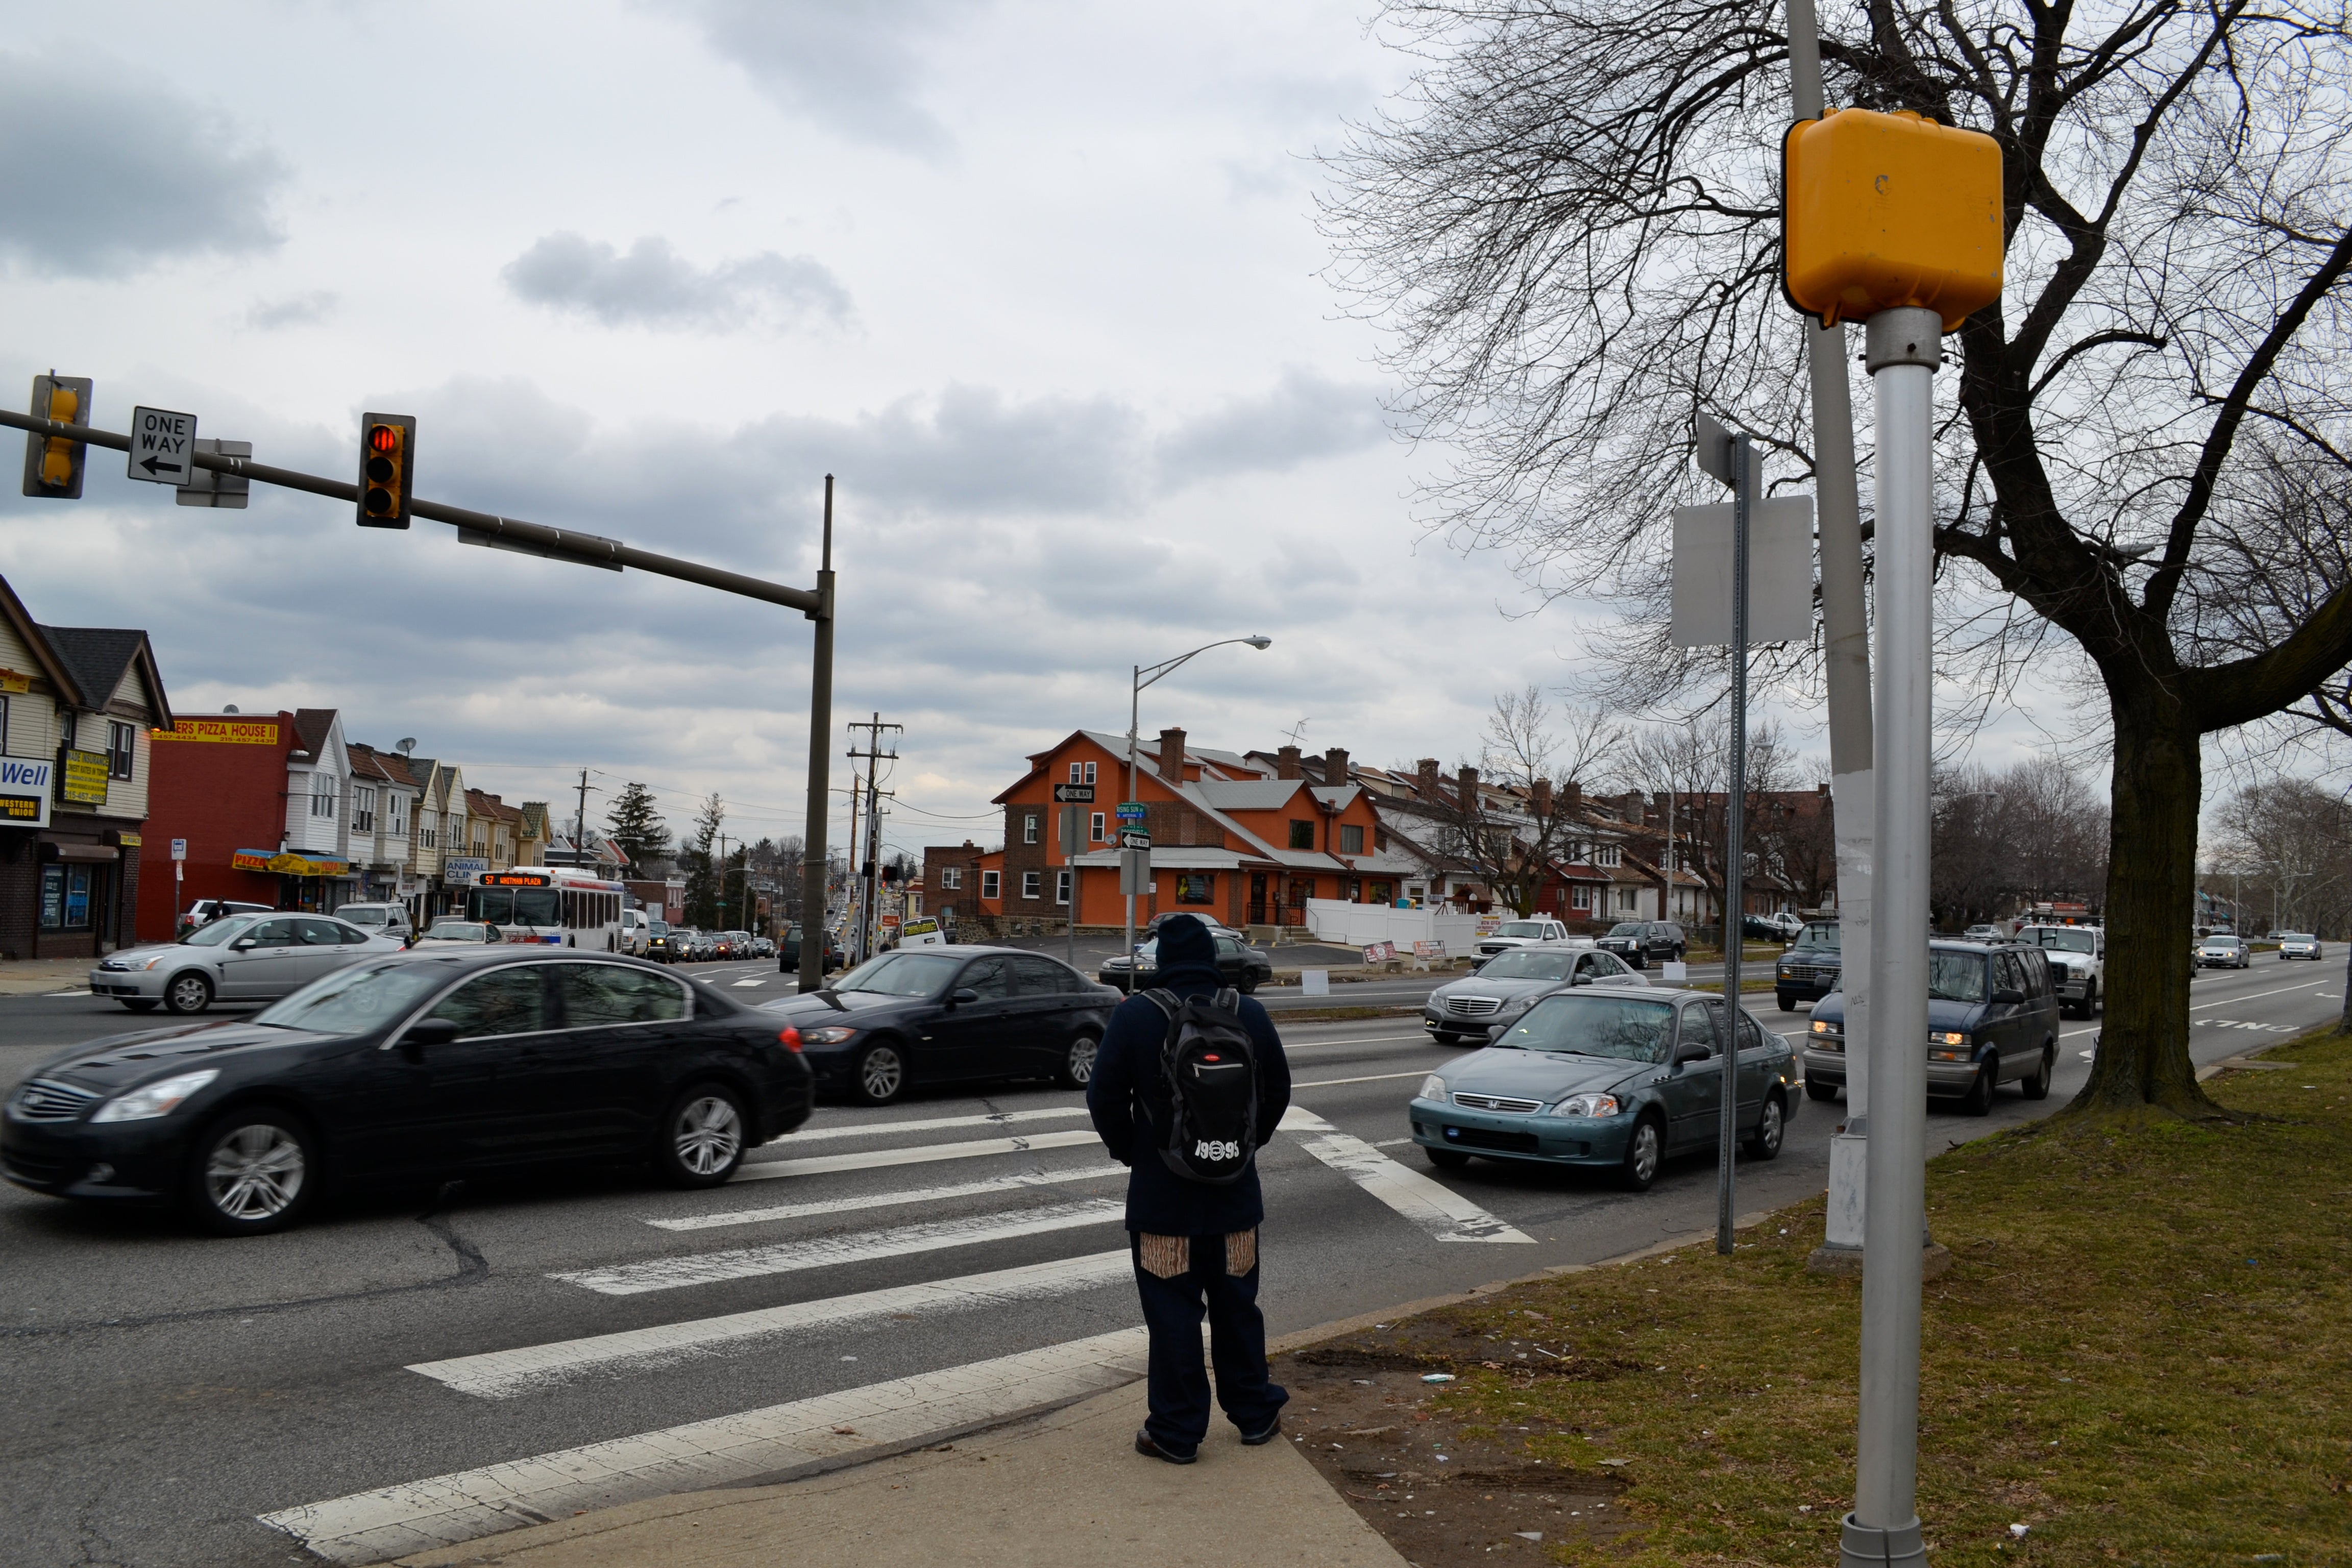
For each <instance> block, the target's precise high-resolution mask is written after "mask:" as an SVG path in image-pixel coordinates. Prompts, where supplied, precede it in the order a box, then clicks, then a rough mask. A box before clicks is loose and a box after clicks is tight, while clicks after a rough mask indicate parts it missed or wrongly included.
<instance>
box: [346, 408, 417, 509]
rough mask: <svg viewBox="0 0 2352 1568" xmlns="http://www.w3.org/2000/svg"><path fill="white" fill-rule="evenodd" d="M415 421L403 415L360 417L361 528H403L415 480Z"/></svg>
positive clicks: (364, 415)
mask: <svg viewBox="0 0 2352 1568" xmlns="http://www.w3.org/2000/svg"><path fill="white" fill-rule="evenodd" d="M415 464H416V420H415V417H414V416H411V415H406V414H363V415H362V416H360V526H361V527H362V528H406V527H407V526H408V501H409V495H408V492H409V487H410V485H411V484H412V483H413V482H414V480H415Z"/></svg>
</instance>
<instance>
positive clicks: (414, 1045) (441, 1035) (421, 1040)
mask: <svg viewBox="0 0 2352 1568" xmlns="http://www.w3.org/2000/svg"><path fill="white" fill-rule="evenodd" d="M456 1038H457V1024H456V1022H455V1021H453V1020H451V1019H448V1018H419V1019H417V1020H416V1022H415V1023H414V1024H411V1025H409V1026H408V1032H407V1033H406V1034H404V1035H403V1036H401V1037H400V1054H401V1055H403V1056H404V1057H406V1058H408V1059H409V1060H411V1061H416V1060H419V1059H421V1058H423V1057H424V1055H425V1047H427V1046H446V1045H447V1044H449V1043H450V1042H451V1041H452V1040H455V1039H456Z"/></svg>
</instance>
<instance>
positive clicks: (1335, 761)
mask: <svg viewBox="0 0 2352 1568" xmlns="http://www.w3.org/2000/svg"><path fill="white" fill-rule="evenodd" d="M1347 782H1348V752H1347V750H1346V748H1344V747H1340V746H1334V747H1332V748H1331V749H1330V750H1329V751H1328V752H1324V753H1323V783H1324V784H1325V785H1326V786H1327V787H1328V788H1331V789H1338V788H1339V786H1340V785H1342V784H1346V783H1347Z"/></svg>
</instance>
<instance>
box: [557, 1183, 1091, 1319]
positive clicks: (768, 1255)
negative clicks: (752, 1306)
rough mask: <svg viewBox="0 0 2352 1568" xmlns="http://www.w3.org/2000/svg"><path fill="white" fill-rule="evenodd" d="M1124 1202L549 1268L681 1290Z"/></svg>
mask: <svg viewBox="0 0 2352 1568" xmlns="http://www.w3.org/2000/svg"><path fill="white" fill-rule="evenodd" d="M1126 1215H1127V1205H1126V1204H1125V1203H1123V1202H1121V1201H1120V1200H1118V1199H1117V1198H1089V1199H1087V1200H1086V1201H1085V1202H1083V1203H1071V1204H1048V1205H1045V1206H1043V1207H1040V1208H1034V1209H1024V1210H1019V1211H1016V1212H1013V1213H1010V1214H990V1215H971V1216H970V1217H968V1218H963V1219H942V1220H931V1221H928V1222H926V1223H924V1224H921V1225H909V1226H900V1227H898V1229H896V1230H869V1231H864V1232H860V1233H859V1234H857V1235H855V1236H820V1237H810V1238H808V1239H806V1240H802V1241H785V1242H778V1243H776V1244H774V1245H772V1246H769V1247H735V1248H732V1249H730V1250H729V1251H726V1252H698V1253H691V1254H688V1256H686V1257H683V1258H650V1259H648V1260H646V1262H643V1263H621V1264H613V1265H609V1266H607V1267H604V1268H575V1269H569V1270H566V1271H564V1272H562V1273H558V1274H550V1275H549V1276H548V1278H549V1279H561V1280H562V1281H563V1282H564V1283H565V1284H567V1285H577V1286H580V1287H581V1288H582V1289H588V1290H593V1291H595V1292H596V1293H597V1294H599V1295H603V1296H641V1295H644V1294H646V1292H648V1291H652V1290H677V1289H683V1288H685V1287H687V1286H689V1285H712V1284H717V1283H719V1281H721V1280H726V1279H760V1278H762V1277H764V1276H767V1275H771V1274H794V1273H798V1272H800V1271H801V1270H802V1269H805V1268H835V1267H837V1266H839V1265H841V1264H845V1263H868V1262H872V1261H873V1260H874V1259H876V1258H904V1257H907V1256H908V1254H910V1253H917V1252H939V1251H942V1250H944V1249H946V1248H948V1247H978V1246H981V1245H982V1244H983V1243H986V1242H992V1241H1010V1240H1013V1238H1015V1237H1024V1236H1045V1235H1047V1234H1049V1233H1051V1232H1054V1231H1057V1230H1076V1229H1079V1228H1082V1227H1084V1226H1097V1225H1112V1224H1115V1223H1117V1222H1118V1221H1119V1220H1121V1219H1123V1218H1125V1217H1126Z"/></svg>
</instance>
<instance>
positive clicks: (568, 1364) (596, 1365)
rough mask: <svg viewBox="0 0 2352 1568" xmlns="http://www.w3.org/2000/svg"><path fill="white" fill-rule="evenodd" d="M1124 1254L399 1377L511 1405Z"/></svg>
mask: <svg viewBox="0 0 2352 1568" xmlns="http://www.w3.org/2000/svg"><path fill="white" fill-rule="evenodd" d="M1133 1273H1134V1265H1133V1262H1132V1260H1131V1258H1130V1257H1129V1253H1128V1251H1127V1249H1126V1248H1125V1247H1120V1248H1118V1250H1117V1251H1113V1252H1096V1253H1089V1254H1087V1255H1086V1256H1085V1257H1082V1258H1056V1259H1055V1260H1054V1261H1053V1262H1050V1263H1032V1264H1029V1265H1026V1266H1025V1267H1024V1268H999V1269H994V1270H992V1271H990V1272H989V1273H986V1274H966V1275H962V1276H961V1277H959V1278H956V1279H927V1280H925V1281H923V1282H922V1283H921V1284H919V1285H901V1286H897V1287H894V1288H892V1289H887V1290H865V1291H861V1292H859V1293H858V1294H856V1295H854V1296H834V1297H830V1298H828V1299H826V1300H819V1301H802V1302H798V1303H796V1304H794V1305H793V1306H789V1307H767V1308H763V1309H761V1310H759V1311H755V1312H730V1313H728V1314H727V1315H726V1316H724V1317H718V1318H699V1319H696V1320H693V1321H688V1322H683V1323H664V1324H662V1325H660V1326H659V1327H657V1328H650V1329H631V1330H628V1331H625V1332H622V1333H614V1334H593V1335H590V1336H587V1337H585V1338H582V1339H576V1340H558V1341H556V1342H553V1343H551V1344H543V1345H526V1346H523V1347H521V1348H520V1349H517V1350H509V1351H492V1352H488V1353H487V1354H484V1355H469V1356H455V1357H452V1358H450V1359H449V1360H447V1361H428V1362H419V1363H416V1364H415V1365H414V1366H412V1367H410V1368H409V1369H408V1370H409V1371H411V1372H414V1373H422V1374H423V1375H424V1376H426V1377H429V1378H432V1379H433V1380H435V1381H436V1382H437V1383H445V1384H448V1385H449V1386H450V1387H451V1388H454V1389H456V1390H457V1392H458V1393H460V1394H474V1395H476V1396H477V1397H478V1398H482V1399H512V1398H514V1397H515V1396H517V1395H518V1394H536V1393H541V1392H543V1391H544V1390H547V1389H551V1388H554V1387H557V1386H559V1385H560V1384H566V1383H570V1382H572V1381H574V1380H575V1379H578V1378H581V1377H584V1376H590V1375H594V1374H598V1373H602V1374H605V1375H612V1374H615V1373H640V1372H651V1371H654V1370H655V1369H656V1368H659V1367H665V1366H671V1365H675V1364H676V1363H679V1362H683V1361H688V1360H692V1359H694V1358H697V1357H699V1356H709V1355H722V1354H730V1353H738V1352H743V1351H746V1350H750V1349H753V1348H755V1347H757V1346H760V1345H763V1344H766V1343H769V1342H773V1341H775V1340H778V1339H781V1338H782V1337H784V1336H786V1335H789V1334H796V1333H809V1332H814V1331H816V1330H819V1329H836V1328H844V1327H847V1326H849V1325H852V1324H856V1323H866V1322H874V1321H887V1320H889V1319H894V1318H901V1317H929V1316H932V1315H934V1314H939V1313H944V1312H956V1311H963V1310H968V1309H971V1308H974V1307H1001V1306H1004V1305H1007V1304H1009V1303H1012V1302H1015V1301H1040V1300H1048V1299H1050V1298H1053V1297H1056V1296H1073V1295H1076V1294H1078V1293H1079V1292H1081V1291H1086V1290H1092V1289H1097V1288H1099V1287H1101V1286H1104V1285H1107V1284H1111V1283H1113V1282H1115V1281H1118V1280H1122V1279H1130V1278H1132V1276H1133Z"/></svg>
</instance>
